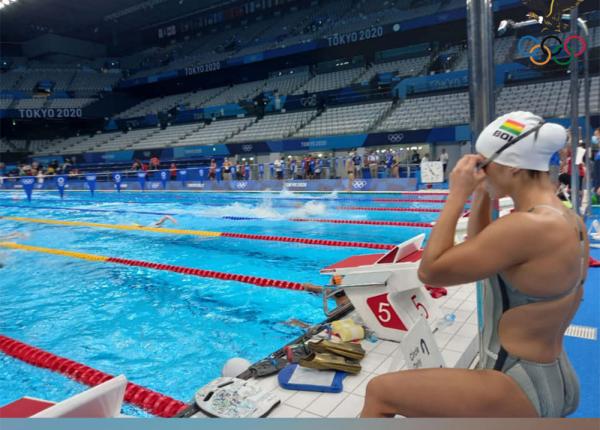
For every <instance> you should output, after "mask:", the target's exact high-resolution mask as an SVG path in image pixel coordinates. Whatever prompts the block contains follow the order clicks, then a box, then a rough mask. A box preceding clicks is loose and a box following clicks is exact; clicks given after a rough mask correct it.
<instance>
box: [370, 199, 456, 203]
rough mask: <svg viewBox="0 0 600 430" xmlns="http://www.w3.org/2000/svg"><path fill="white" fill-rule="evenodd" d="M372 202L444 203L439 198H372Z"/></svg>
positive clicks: (444, 201)
mask: <svg viewBox="0 0 600 430" xmlns="http://www.w3.org/2000/svg"><path fill="white" fill-rule="evenodd" d="M373 201H374V202H386V203H446V200H441V199H373Z"/></svg>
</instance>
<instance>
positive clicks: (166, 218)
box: [133, 215, 177, 228]
mask: <svg viewBox="0 0 600 430" xmlns="http://www.w3.org/2000/svg"><path fill="white" fill-rule="evenodd" d="M167 221H171V222H172V223H173V224H177V220H176V219H175V218H173V217H172V216H170V215H165V216H164V217H162V218H161V219H159V220H158V221H156V222H153V223H152V224H150V225H147V226H145V227H150V228H161V227H162V226H163V224H164V223H165V222H167ZM133 225H134V226H136V227H143V226H142V225H140V224H135V223H134V224H133Z"/></svg>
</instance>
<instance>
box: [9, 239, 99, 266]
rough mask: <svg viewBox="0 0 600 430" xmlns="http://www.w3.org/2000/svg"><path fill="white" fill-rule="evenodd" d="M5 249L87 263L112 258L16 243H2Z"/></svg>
mask: <svg viewBox="0 0 600 430" xmlns="http://www.w3.org/2000/svg"><path fill="white" fill-rule="evenodd" d="M0 246H1V247H3V248H10V249H20V250H22V251H33V252H42V253H44V254H53V255H62V256H64V257H71V258H78V259H80V260H87V261H104V262H106V261H108V259H109V258H110V257H105V256H103V255H94V254H86V253H83V252H73V251H63V250H62V249H52V248H42V247H40V246H31V245H21V244H20V243H14V242H0Z"/></svg>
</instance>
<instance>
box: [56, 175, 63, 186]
mask: <svg viewBox="0 0 600 430" xmlns="http://www.w3.org/2000/svg"><path fill="white" fill-rule="evenodd" d="M56 183H57V184H58V185H59V186H60V187H62V186H63V185H65V178H63V177H62V176H59V177H58V178H57V179H56Z"/></svg>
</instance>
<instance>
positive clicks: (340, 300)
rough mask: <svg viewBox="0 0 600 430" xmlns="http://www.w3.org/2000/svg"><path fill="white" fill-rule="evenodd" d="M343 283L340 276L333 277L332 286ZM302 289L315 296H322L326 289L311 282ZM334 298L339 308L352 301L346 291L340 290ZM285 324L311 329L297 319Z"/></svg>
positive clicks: (306, 283) (303, 285)
mask: <svg viewBox="0 0 600 430" xmlns="http://www.w3.org/2000/svg"><path fill="white" fill-rule="evenodd" d="M341 283H342V277H341V276H340V275H333V276H332V278H331V286H339V285H340V284H341ZM302 287H303V288H304V291H308V292H309V293H313V294H317V295H318V294H322V293H323V289H324V287H321V286H319V285H315V284H311V283H310V282H305V283H304V284H302ZM333 298H334V300H335V304H336V306H337V307H340V306H344V305H346V304H348V303H350V300H348V297H347V296H346V293H345V292H344V290H340V291H338V292H337V293H335V294H334V295H333ZM283 324H285V325H288V326H290V327H299V328H303V329H306V328H308V327H310V324H308V323H305V322H304V321H300V320H298V319H296V318H292V319H289V320H287V321H285V322H284V323H283Z"/></svg>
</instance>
